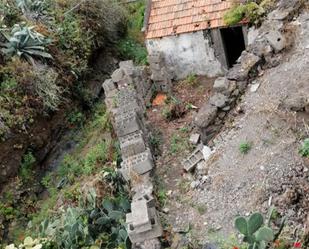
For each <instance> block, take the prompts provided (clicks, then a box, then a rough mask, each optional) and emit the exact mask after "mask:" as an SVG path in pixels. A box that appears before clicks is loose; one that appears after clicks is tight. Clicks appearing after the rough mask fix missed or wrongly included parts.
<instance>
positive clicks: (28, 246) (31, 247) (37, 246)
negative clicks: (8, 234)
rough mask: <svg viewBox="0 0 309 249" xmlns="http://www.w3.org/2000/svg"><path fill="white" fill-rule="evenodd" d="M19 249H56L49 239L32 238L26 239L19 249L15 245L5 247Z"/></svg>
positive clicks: (6, 248)
mask: <svg viewBox="0 0 309 249" xmlns="http://www.w3.org/2000/svg"><path fill="white" fill-rule="evenodd" d="M17 248H25V249H41V248H45V249H52V248H54V243H52V242H51V241H48V240H47V239H41V238H40V239H32V238H31V237H26V238H25V239H24V241H23V243H22V244H20V245H19V246H18V247H17V246H15V245H14V244H10V245H8V246H6V247H5V249H17Z"/></svg>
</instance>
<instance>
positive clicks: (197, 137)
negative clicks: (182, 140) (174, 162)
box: [189, 133, 201, 145]
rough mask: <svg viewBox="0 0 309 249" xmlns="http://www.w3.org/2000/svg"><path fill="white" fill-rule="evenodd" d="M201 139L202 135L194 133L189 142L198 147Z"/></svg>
mask: <svg viewBox="0 0 309 249" xmlns="http://www.w3.org/2000/svg"><path fill="white" fill-rule="evenodd" d="M200 137H201V135H200V134H198V133H193V134H191V136H190V139H189V141H190V143H191V144H194V145H196V144H198V142H199V141H200Z"/></svg>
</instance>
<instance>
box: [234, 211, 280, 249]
mask: <svg viewBox="0 0 309 249" xmlns="http://www.w3.org/2000/svg"><path fill="white" fill-rule="evenodd" d="M235 227H236V229H237V230H238V231H239V232H240V233H241V234H243V235H244V239H243V240H244V242H246V243H248V244H249V247H248V249H265V248H266V245H267V244H268V243H269V242H270V241H272V240H273V239H274V232H273V230H272V229H271V228H269V227H266V226H264V218H263V216H262V215H261V214H260V213H254V214H252V215H251V216H250V217H249V218H248V219H246V218H245V217H242V216H240V217H237V218H236V219H235Z"/></svg>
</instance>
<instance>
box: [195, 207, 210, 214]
mask: <svg viewBox="0 0 309 249" xmlns="http://www.w3.org/2000/svg"><path fill="white" fill-rule="evenodd" d="M196 209H197V211H198V212H199V214H200V215H203V214H205V213H206V211H207V207H206V206H205V205H197V206H196Z"/></svg>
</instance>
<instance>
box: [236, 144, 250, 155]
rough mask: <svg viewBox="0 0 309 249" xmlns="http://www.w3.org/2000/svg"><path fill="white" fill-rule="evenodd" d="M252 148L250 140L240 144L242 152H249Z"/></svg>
mask: <svg viewBox="0 0 309 249" xmlns="http://www.w3.org/2000/svg"><path fill="white" fill-rule="evenodd" d="M251 148H252V145H251V144H250V143H249V142H242V143H240V145H239V151H240V153H242V154H247V153H248V152H249V151H250V150H251Z"/></svg>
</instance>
